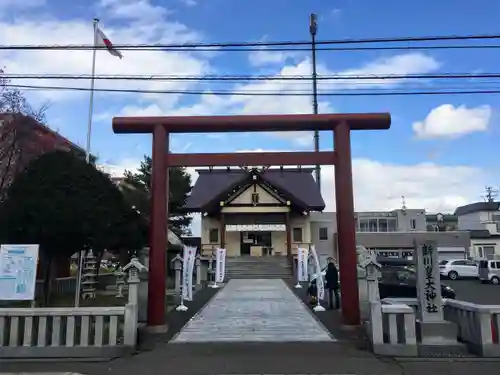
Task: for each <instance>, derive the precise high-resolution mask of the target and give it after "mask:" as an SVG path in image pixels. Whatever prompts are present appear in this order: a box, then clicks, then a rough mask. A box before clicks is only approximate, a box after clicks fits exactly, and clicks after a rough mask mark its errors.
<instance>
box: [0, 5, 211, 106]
mask: <svg viewBox="0 0 500 375" xmlns="http://www.w3.org/2000/svg"><path fill="white" fill-rule="evenodd" d="M99 4H100V7H101V8H100V9H101V13H102V14H103V17H105V18H106V20H108V21H109V22H111V23H110V24H107V25H101V27H102V28H103V30H104V32H105V33H106V35H107V36H108V37H109V38H110V39H111V41H112V42H113V43H114V44H115V45H120V44H153V43H186V42H197V41H200V40H201V39H202V35H201V34H200V33H199V32H197V31H195V30H191V29H189V28H187V27H186V26H185V25H183V24H181V23H179V22H176V21H174V20H172V19H171V15H170V14H171V13H170V11H169V10H168V9H166V8H163V7H160V6H157V5H153V4H152V3H151V2H150V1H149V0H125V1H122V0H120V1H118V0H101V1H100V3H99ZM0 30H2V33H1V34H0V44H21V45H23V44H30V45H33V44H35V45H37V44H43V45H44V44H49V45H54V44H56V45H66V44H73V45H81V44H87V45H89V44H92V35H93V32H92V22H89V21H88V20H83V19H70V20H57V19H54V18H52V17H50V16H47V15H44V14H43V13H41V14H40V15H39V16H38V17H37V18H36V19H34V18H29V19H28V18H23V17H17V18H15V19H13V20H0ZM123 55H124V58H123V60H119V59H117V58H116V57H114V56H111V55H110V54H109V53H107V52H106V51H98V53H97V61H96V73H97V74H107V75H146V76H162V75H204V74H207V73H209V72H210V71H211V67H210V64H209V62H208V55H206V54H205V55H202V54H194V53H188V52H186V53H180V52H172V51H170V52H162V51H130V50H125V51H123ZM0 59H1V60H2V65H5V66H6V68H7V73H8V74H70V75H82V74H90V73H91V71H90V67H91V61H92V60H91V59H92V52H91V51H54V50H35V51H0ZM15 83H17V84H27V85H44V86H50V85H56V86H70V87H85V88H87V87H89V81H88V80H18V81H16V82H15ZM193 85H195V83H192V82H191V83H190V82H185V81H173V82H172V81H170V82H165V81H158V80H155V81H141V82H138V81H116V80H114V81H111V80H108V81H106V80H97V81H96V88H100V87H106V88H114V89H121V88H125V89H145V90H161V91H166V90H181V91H182V90H185V89H187V88H189V87H192V86H193ZM30 95H36V97H37V98H41V99H44V100H45V99H50V100H52V101H55V100H58V101H62V100H70V99H75V98H80V97H81V96H82V95H88V94H85V93H83V94H82V93H81V92H67V91H37V92H36V93H35V94H33V93H31V94H30ZM97 95H98V96H100V97H101V98H103V97H105V98H106V99H113V98H119V99H123V98H124V97H125V98H128V99H130V98H133V99H135V100H136V102H137V103H138V105H140V104H141V101H142V102H143V103H145V104H146V106H148V105H151V104H161V108H162V110H163V111H164V110H169V109H171V108H173V107H174V106H175V105H176V103H177V101H178V100H179V97H180V95H176V94H170V95H157V94H142V95H141V94H130V95H126V94H123V93H120V94H117V95H112V94H109V93H105V94H104V93H103V94H97ZM118 95H119V96H118Z"/></svg>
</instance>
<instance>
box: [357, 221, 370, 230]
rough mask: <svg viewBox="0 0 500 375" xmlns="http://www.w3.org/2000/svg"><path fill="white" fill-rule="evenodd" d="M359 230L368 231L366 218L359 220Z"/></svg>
mask: <svg viewBox="0 0 500 375" xmlns="http://www.w3.org/2000/svg"><path fill="white" fill-rule="evenodd" d="M359 231H360V232H368V220H359Z"/></svg>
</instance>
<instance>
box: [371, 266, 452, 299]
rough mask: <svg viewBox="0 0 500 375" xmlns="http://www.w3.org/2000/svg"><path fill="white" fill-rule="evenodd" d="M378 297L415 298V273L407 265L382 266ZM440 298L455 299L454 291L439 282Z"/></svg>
mask: <svg viewBox="0 0 500 375" xmlns="http://www.w3.org/2000/svg"><path fill="white" fill-rule="evenodd" d="M381 273H382V276H381V278H380V280H379V284H378V285H379V293H380V298H381V299H383V298H417V274H416V272H415V270H414V269H412V268H409V267H393V266H389V267H382V272H381ZM441 296H442V298H448V299H455V291H454V290H453V289H452V288H451V287H450V286H449V285H446V284H443V283H441Z"/></svg>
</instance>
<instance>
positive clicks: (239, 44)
mask: <svg viewBox="0 0 500 375" xmlns="http://www.w3.org/2000/svg"><path fill="white" fill-rule="evenodd" d="M495 39H500V35H498V34H495V35H445V36H421V37H409V36H406V37H395V38H360V39H335V40H323V41H316V44H317V45H338V44H375V43H404V42H442V41H464V40H483V41H484V40H495ZM310 45H311V41H277V42H228V43H183V44H176V43H170V44H121V45H119V44H116V45H115V46H114V47H115V48H117V49H122V50H126V49H136V48H145V49H154V48H165V49H168V48H180V49H184V48H196V49H197V48H213V49H214V50H215V49H217V48H231V47H232V48H234V47H243V48H245V47H246V48H248V47H259V48H262V47H290V46H310ZM88 49H106V47H105V46H93V45H85V44H82V45H48V44H46V45H0V50H88Z"/></svg>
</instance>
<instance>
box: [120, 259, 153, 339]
mask: <svg viewBox="0 0 500 375" xmlns="http://www.w3.org/2000/svg"><path fill="white" fill-rule="evenodd" d="M141 271H147V268H146V267H145V266H144V265H142V264H141V263H140V262H139V260H138V259H137V258H132V260H131V261H130V263H129V264H127V265H126V266H125V267H124V268H123V272H125V273H127V274H128V275H127V276H128V277H127V284H128V286H129V288H128V303H127V305H126V306H125V322H124V332H123V336H124V338H123V341H124V344H125V345H126V346H135V345H136V343H137V326H138V318H139V314H138V313H139V304H138V302H139V300H138V295H139V290H138V286H139V283H140V281H141V280H140V278H139V272H141Z"/></svg>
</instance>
